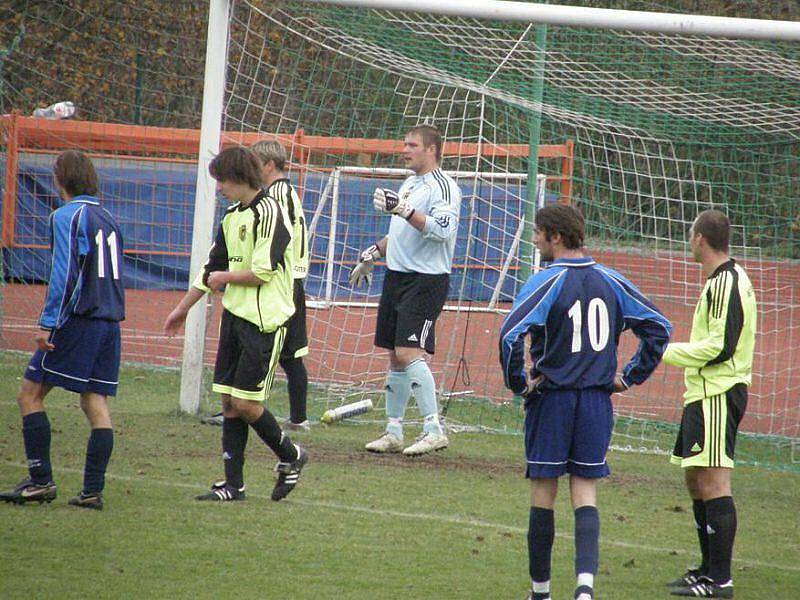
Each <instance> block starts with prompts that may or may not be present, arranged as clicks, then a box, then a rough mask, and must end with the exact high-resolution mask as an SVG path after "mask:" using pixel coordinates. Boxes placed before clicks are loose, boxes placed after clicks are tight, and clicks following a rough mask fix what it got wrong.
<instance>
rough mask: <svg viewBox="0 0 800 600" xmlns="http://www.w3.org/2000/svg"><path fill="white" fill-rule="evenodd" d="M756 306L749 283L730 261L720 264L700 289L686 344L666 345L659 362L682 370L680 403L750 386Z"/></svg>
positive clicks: (753, 293)
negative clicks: (682, 380)
mask: <svg viewBox="0 0 800 600" xmlns="http://www.w3.org/2000/svg"><path fill="white" fill-rule="evenodd" d="M756 320H757V307H756V295H755V291H754V290H753V284H752V283H750V278H749V277H748V276H747V273H746V272H745V270H744V269H743V268H742V267H741V266H739V265H738V264H736V262H735V261H734V260H733V259H730V260H729V261H727V262H725V263H723V264H721V265H720V266H719V267H717V269H716V270H715V271H714V272H713V273H712V274H711V276H710V277H709V278H708V280H707V281H706V284H705V287H703V293H702V294H701V295H700V299H699V300H698V302H697V306H696V307H695V311H694V318H693V320H692V333H691V335H690V336H689V341H688V342H684V343H671V344H669V345H668V346H667V350H666V351H665V352H664V357H663V359H662V360H663V361H664V362H665V363H667V364H670V365H675V366H676V367H684V368H685V369H686V371H685V375H684V380H685V382H686V393H685V394H684V396H683V399H684V403H685V404H688V403H690V402H695V401H697V400H701V399H703V398H710V397H711V396H716V395H717V394H724V393H725V392H727V391H728V390H729V389H731V388H732V387H733V386H734V385H736V384H737V383H744V384H745V385H750V382H751V378H752V371H753V353H754V351H755V340H756Z"/></svg>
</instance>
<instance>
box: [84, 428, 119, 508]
mask: <svg viewBox="0 0 800 600" xmlns="http://www.w3.org/2000/svg"><path fill="white" fill-rule="evenodd" d="M113 449H114V430H113V429H92V434H91V435H90V436H89V443H88V444H87V446H86V465H85V466H84V468H83V493H84V494H95V493H98V492H102V491H103V488H104V487H105V485H106V467H108V461H109V459H110V458H111V451H112V450H113Z"/></svg>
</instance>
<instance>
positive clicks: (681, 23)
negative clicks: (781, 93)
mask: <svg viewBox="0 0 800 600" xmlns="http://www.w3.org/2000/svg"><path fill="white" fill-rule="evenodd" d="M314 1H316V2H319V3H322V4H338V5H340V6H353V7H361V8H371V9H376V10H377V9H381V10H395V11H403V12H422V13H430V14H437V15H450V16H455V17H465V18H473V19H494V20H501V21H522V22H524V23H544V24H548V25H566V26H570V27H591V28H602V29H619V30H626V31H650V32H656V33H669V34H675V35H708V36H712V37H724V38H738V39H751V40H782V41H789V42H796V41H800V23H796V22H793V21H772V20H767V19H742V18H736V17H712V16H706V15H685V14H679V13H661V12H647V11H639V10H619V9H610V8H591V7H586V6H562V5H554V4H532V3H529V2H509V1H507V0H481V1H480V2H464V1H463V0H314Z"/></svg>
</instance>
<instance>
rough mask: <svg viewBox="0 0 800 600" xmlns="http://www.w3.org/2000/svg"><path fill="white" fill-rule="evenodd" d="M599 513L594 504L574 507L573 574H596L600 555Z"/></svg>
mask: <svg viewBox="0 0 800 600" xmlns="http://www.w3.org/2000/svg"><path fill="white" fill-rule="evenodd" d="M599 544H600V513H598V512H597V507H596V506H581V507H580V508H577V509H575V575H581V574H582V573H589V574H592V575H597V565H598V562H599V556H600V549H599Z"/></svg>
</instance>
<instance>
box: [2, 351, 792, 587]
mask: <svg viewBox="0 0 800 600" xmlns="http://www.w3.org/2000/svg"><path fill="white" fill-rule="evenodd" d="M26 360H27V357H25V356H22V355H19V354H11V353H0V391H1V393H0V432H2V434H0V482H2V487H3V488H6V487H11V486H13V485H14V484H16V482H17V481H18V480H19V479H21V478H22V477H23V476H24V475H25V474H26V471H25V466H24V463H25V460H24V452H23V448H22V436H21V431H20V420H19V415H18V411H17V407H16V404H15V402H14V397H15V394H16V389H17V387H18V385H19V377H20V374H21V373H22V372H23V370H24V365H25V363H26ZM178 379H179V378H178V374H177V373H175V372H171V371H150V370H140V369H134V368H126V369H124V370H123V380H122V383H121V388H120V396H119V397H118V398H117V399H114V400H113V401H112V411H113V417H114V422H115V428H116V446H115V450H114V456H113V457H112V461H111V465H110V468H109V475H108V478H107V485H106V510H105V511H103V512H101V513H97V512H94V511H85V510H79V509H75V508H71V507H69V506H67V505H66V498H67V497H68V496H70V495H72V494H74V493H76V492H77V491H79V490H80V485H81V476H82V468H83V452H84V448H85V443H86V435H87V427H86V425H85V423H84V418H83V415H82V413H81V411H80V409H79V408H78V399H77V396H75V395H72V394H67V393H65V392H63V391H60V390H55V391H54V392H53V393H52V394H51V396H50V397H49V398H48V402H47V409H48V414H49V416H50V420H51V423H52V425H53V448H52V455H53V463H54V469H55V475H56V481H57V483H58V485H59V497H58V499H57V500H56V501H55V502H53V503H52V504H50V505H43V506H39V505H29V506H21V507H18V506H11V505H0V531H2V538H0V539H1V540H2V541H0V549H2V552H1V553H0V554H2V557H3V560H0V598H4V599H5V598H26V599H27V598H78V597H81V598H85V597H94V598H211V597H214V598H256V597H257V598H270V599H273V598H274V599H305V598H309V599H312V598H314V599H316V598H320V599H331V598H336V599H337V600H343V599H350V598H353V599H355V598H363V599H377V598H381V599H383V598H386V599H388V598H391V599H417V598H433V599H449V598H453V599H456V598H476V599H495V598H502V599H506V598H508V599H512V598H523V597H524V595H525V590H526V589H527V588H528V586H529V582H528V579H527V550H526V529H527V514H528V494H529V492H528V484H527V483H526V482H525V480H524V479H523V477H522V469H523V466H522V465H523V463H522V460H521V457H522V440H521V439H520V438H519V437H518V436H512V435H488V434H459V435H456V436H454V437H452V438H451V448H450V449H448V450H447V451H445V452H442V453H438V454H436V455H434V456H429V457H424V458H420V459H416V460H411V459H404V458H403V457H401V456H386V457H384V456H372V455H367V453H365V452H363V451H362V449H361V448H362V446H363V443H364V441H366V440H368V439H370V438H371V436H374V435H376V434H378V433H379V430H380V428H379V426H377V425H352V424H339V425H336V426H332V427H328V428H324V427H323V426H315V427H314V428H313V431H312V432H310V433H307V434H301V435H299V436H298V439H299V440H300V441H301V443H303V444H304V445H305V446H306V447H307V448H308V450H309V452H310V455H311V462H310V463H309V467H308V468H307V470H306V471H304V476H303V479H302V482H301V484H300V486H299V487H298V488H297V489H296V490H295V491H294V492H293V494H292V495H291V496H290V497H289V499H287V500H285V501H283V502H279V503H274V502H271V501H270V500H269V493H270V491H271V489H272V482H273V473H272V466H273V464H274V459H273V457H272V456H271V455H270V454H269V453H268V451H267V450H266V449H265V448H264V447H263V446H262V445H261V443H260V441H259V440H258V439H257V437H256V436H255V435H252V434H251V436H250V444H249V446H248V454H247V456H248V462H247V464H246V466H245V474H246V479H247V485H248V499H247V501H246V502H244V503H235V504H225V505H208V504H200V503H197V502H196V501H194V500H193V496H194V495H195V494H196V493H199V492H201V491H204V490H205V489H206V488H207V486H208V484H209V483H210V482H212V481H213V480H214V479H216V478H218V477H219V476H220V473H221V464H220V463H221V461H220V459H219V437H220V429H219V428H217V427H212V426H207V425H202V424H200V423H198V421H197V419H194V418H189V417H185V416H178V415H177V414H176V410H175V408H176V405H177V394H178ZM276 412H277V413H279V414H285V404H281V402H278V403H277V405H276ZM610 462H611V465H612V469H613V470H614V474H613V475H612V476H611V477H610V478H608V480H606V481H605V482H604V483H603V484H602V485H601V490H600V494H601V506H600V509H601V521H602V534H601V566H600V575H599V577H598V580H597V587H596V591H597V597H598V598H602V599H608V600H627V599H637V600H638V599H641V598H669V597H670V596H669V595H668V593H667V591H666V588H664V587H663V584H662V582H663V581H666V580H668V579H670V578H672V577H674V576H676V575H677V574H678V573H679V572H681V571H682V569H683V568H684V567H686V566H687V565H688V564H690V563H692V562H693V561H694V560H695V555H696V551H695V547H696V539H695V533H694V528H693V525H692V518H691V511H690V507H689V503H688V501H687V499H686V498H685V493H684V491H683V488H682V480H681V473H680V472H679V470H678V469H676V468H674V467H671V466H669V465H668V464H667V461H666V459H665V458H664V457H663V456H651V455H642V454H629V453H620V452H612V453H611V455H610ZM734 479H735V489H736V494H737V496H736V498H737V505H738V509H739V528H740V534H739V537H738V539H737V548H736V558H735V562H734V578H735V582H736V589H737V592H736V598H737V599H738V600H746V599H750V600H762V599H770V600H773V599H787V600H788V599H794V598H798V597H800V593H799V592H798V590H800V516H798V515H800V510H798V509H800V504H798V492H800V475H798V474H797V473H778V472H772V471H767V470H764V469H755V468H751V467H744V468H739V469H737V470H736V472H735V478H734ZM564 491H565V489H562V494H561V497H560V498H559V502H558V507H557V513H556V514H557V516H556V519H557V522H556V531H557V534H556V535H557V538H556V545H555V549H554V556H553V581H554V583H553V586H554V595H553V598H554V599H557V600H563V599H568V598H572V586H573V574H572V521H573V519H572V513H571V510H570V508H569V504H568V498H567V496H566V495H565V494H564V493H563V492H564Z"/></svg>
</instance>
